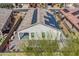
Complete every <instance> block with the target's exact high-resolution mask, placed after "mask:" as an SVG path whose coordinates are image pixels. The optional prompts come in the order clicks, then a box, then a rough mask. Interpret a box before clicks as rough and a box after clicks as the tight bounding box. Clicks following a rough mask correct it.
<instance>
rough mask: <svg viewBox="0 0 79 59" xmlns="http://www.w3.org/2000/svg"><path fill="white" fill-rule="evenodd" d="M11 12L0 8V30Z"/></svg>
mask: <svg viewBox="0 0 79 59" xmlns="http://www.w3.org/2000/svg"><path fill="white" fill-rule="evenodd" d="M11 12H12V10H9V9H5V8H0V30H1V29H2V28H3V26H4V24H5V23H6V21H7V20H8V18H9V16H10V15H11Z"/></svg>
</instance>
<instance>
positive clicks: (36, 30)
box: [9, 9, 64, 51]
mask: <svg viewBox="0 0 79 59" xmlns="http://www.w3.org/2000/svg"><path fill="white" fill-rule="evenodd" d="M48 37H50V38H51V39H49V40H58V42H61V41H62V40H63V39H64V37H63V33H62V31H60V29H59V26H58V23H57V22H56V19H55V17H54V15H53V12H50V11H49V10H45V9H30V10H29V11H28V12H27V14H26V16H25V18H24V19H23V20H22V22H21V24H20V25H19V27H18V29H17V31H15V32H14V36H12V37H11V40H13V41H11V42H10V44H9V49H10V51H19V50H20V51H21V48H20V46H21V44H22V43H23V42H25V41H27V40H32V39H34V40H41V39H42V38H45V39H47V40H48Z"/></svg>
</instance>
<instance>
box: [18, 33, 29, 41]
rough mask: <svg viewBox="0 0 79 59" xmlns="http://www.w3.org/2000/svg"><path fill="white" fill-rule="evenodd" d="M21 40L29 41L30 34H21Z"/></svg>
mask: <svg viewBox="0 0 79 59" xmlns="http://www.w3.org/2000/svg"><path fill="white" fill-rule="evenodd" d="M19 37H20V40H22V39H23V40H25V39H29V33H19Z"/></svg>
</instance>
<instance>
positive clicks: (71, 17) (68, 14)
mask: <svg viewBox="0 0 79 59" xmlns="http://www.w3.org/2000/svg"><path fill="white" fill-rule="evenodd" d="M67 10H68V11H69V12H64V9H61V10H60V11H61V12H62V13H63V14H64V15H65V17H66V18H67V19H68V21H69V22H71V23H72V24H73V25H74V26H75V27H76V29H77V30H79V19H78V18H77V17H78V15H79V12H77V11H79V9H67ZM74 12H77V15H73V13H74Z"/></svg>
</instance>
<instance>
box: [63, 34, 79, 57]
mask: <svg viewBox="0 0 79 59" xmlns="http://www.w3.org/2000/svg"><path fill="white" fill-rule="evenodd" d="M62 53H63V55H66V56H72V55H73V56H79V33H72V34H71V35H68V39H67V40H66V46H64V47H63V48H62Z"/></svg>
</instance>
